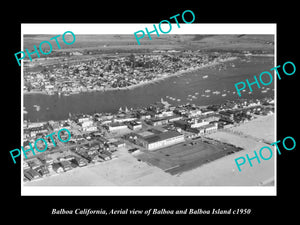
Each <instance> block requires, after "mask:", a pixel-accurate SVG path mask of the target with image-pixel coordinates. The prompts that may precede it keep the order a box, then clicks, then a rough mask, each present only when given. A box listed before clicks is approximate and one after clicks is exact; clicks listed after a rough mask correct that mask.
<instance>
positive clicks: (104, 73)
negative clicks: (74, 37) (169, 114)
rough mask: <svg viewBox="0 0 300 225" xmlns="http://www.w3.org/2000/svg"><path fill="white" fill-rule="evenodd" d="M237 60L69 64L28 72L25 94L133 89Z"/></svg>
mask: <svg viewBox="0 0 300 225" xmlns="http://www.w3.org/2000/svg"><path fill="white" fill-rule="evenodd" d="M76 53H77V52H72V54H75V55H76ZM158 53H159V54H158ZM77 54H78V53H77ZM79 54H81V53H79ZM234 58H235V57H234V56H232V54H230V53H226V54H220V53H218V52H214V53H211V54H203V53H201V52H200V51H193V52H192V51H186V52H180V51H178V50H168V51H164V50H161V51H158V50H154V51H153V53H152V54H137V55H134V54H130V55H126V56H121V55H117V56H114V55H113V56H107V57H101V58H98V59H91V60H88V61H87V62H78V63H74V64H71V65H69V64H68V63H67V62H66V63H62V64H61V66H60V67H59V68H57V67H53V68H51V69H46V68H47V67H46V68H45V69H44V70H42V71H38V72H25V73H24V93H30V92H41V93H46V94H49V95H53V94H56V93H59V94H64V95H69V94H78V93H80V92H88V91H105V90H114V89H124V88H132V87H137V86H139V85H143V84H146V83H149V82H154V81H157V80H159V79H163V78H167V77H170V76H174V75H179V74H180V73H183V72H187V71H191V70H196V69H199V68H202V67H204V66H209V65H214V64H215V63H217V62H223V61H227V60H232V59H234Z"/></svg>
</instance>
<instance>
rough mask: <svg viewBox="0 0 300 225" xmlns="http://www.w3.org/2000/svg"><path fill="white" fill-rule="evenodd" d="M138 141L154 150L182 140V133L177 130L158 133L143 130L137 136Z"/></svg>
mask: <svg viewBox="0 0 300 225" xmlns="http://www.w3.org/2000/svg"><path fill="white" fill-rule="evenodd" d="M138 139H139V143H140V144H141V145H142V146H143V147H145V148H146V149H148V150H156V149H160V148H164V147H168V146H171V145H174V144H178V143H180V142H183V141H184V135H183V134H180V133H179V132H177V131H166V132H162V133H159V134H154V133H151V132H146V133H145V132H143V133H142V134H141V135H139V136H138Z"/></svg>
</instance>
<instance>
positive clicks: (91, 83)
mask: <svg viewBox="0 0 300 225" xmlns="http://www.w3.org/2000/svg"><path fill="white" fill-rule="evenodd" d="M42 26H44V27H46V28H47V26H49V27H51V25H47V24H46V25H42ZM89 26H91V27H90V29H91V30H101V31H102V32H103V31H104V32H105V29H104V28H105V25H101V24H98V25H97V24H90V25H89ZM143 26H145V25H139V24H137V25H135V26H133V25H131V24H130V25H129V24H128V25H126V24H123V25H122V26H121V25H119V26H118V25H110V30H109V32H111V30H115V32H116V31H120V29H122V31H124V32H126V31H127V32H128V31H130V30H131V29H134V28H135V27H136V28H137V29H138V28H139V27H143ZM146 26H148V27H149V26H151V25H150V24H146ZM173 26H175V24H173ZM224 26H226V27H227V32H228V33H229V34H218V33H220V30H222V29H224ZM40 27H41V25H40V24H38V25H34V24H30V25H26V24H24V25H22V31H24V33H23V44H24V45H23V49H26V52H27V51H28V52H27V55H26V54H24V55H26V58H24V59H22V61H21V63H23V90H22V93H23V95H22V97H23V105H22V107H23V110H22V115H23V120H22V121H23V124H22V125H23V148H24V151H25V154H23V161H22V163H23V177H22V179H23V188H24V193H25V194H26V193H27V192H26V190H28V191H29V192H28V193H30V187H32V186H38V187H41V188H40V189H41V190H42V191H41V192H43V193H45V194H51V192H52V191H54V193H57V192H56V190H57V191H58V192H59V188H57V189H54V188H53V187H61V186H68V187H69V189H68V190H67V192H69V193H70V190H71V189H72V186H77V187H78V186H83V187H89V186H97V187H104V188H103V189H102V188H99V189H97V191H99V193H98V194H102V195H107V193H109V194H111V192H112V191H111V190H114V193H122V190H123V189H122V188H121V189H119V190H117V192H116V187H120V186H129V187H133V188H132V190H130V189H126V191H124V193H126V194H133V195H138V194H140V193H146V192H147V193H148V194H153V193H155V194H160V195H161V194H165V193H166V192H168V193H169V194H172V195H173V194H174V195H176V194H177V195H179V194H184V192H185V193H187V194H196V195H205V194H207V193H209V194H214V192H213V191H212V190H215V191H216V192H215V193H216V194H220V193H222V190H224V189H222V188H220V186H230V187H232V190H230V189H227V192H223V194H226V193H227V194H232V193H233V191H234V192H235V194H237V195H239V194H244V195H247V194H249V195H251V194H253V193H256V194H259V193H260V192H259V189H253V190H251V188H249V187H251V186H253V187H257V186H263V187H265V186H267V187H269V188H267V189H264V188H263V189H261V193H262V194H266V193H267V192H266V190H268V193H267V194H275V191H276V189H275V177H274V174H275V171H276V167H275V166H276V163H274V158H275V157H272V155H273V153H272V151H271V152H270V151H268V150H269V149H271V147H272V146H271V144H272V143H273V142H275V141H276V140H275V121H276V104H275V101H274V99H275V97H276V96H275V85H274V81H273V80H275V79H274V78H273V77H274V76H273V74H271V70H270V69H271V68H274V67H275V57H276V55H275V46H276V43H275V41H276V39H275V35H276V26H275V25H274V24H260V25H254V26H253V25H252V24H211V25H209V27H206V26H201V25H199V24H183V25H181V28H180V30H179V29H177V32H176V33H179V31H180V32H185V31H186V32H187V34H181V33H180V34H164V35H160V36H158V35H157V34H156V33H152V34H151V36H152V40H150V39H148V37H144V39H139V42H140V44H138V42H137V40H138V38H135V37H134V36H133V35H129V34H81V33H79V34H78V32H75V30H80V28H81V26H80V25H78V26H76V24H71V25H70V24H66V25H65V27H67V28H68V29H69V30H70V31H69V30H68V32H64V33H63V34H62V35H59V34H58V33H53V34H32V33H33V32H40V31H41V29H40ZM121 27H122V28H121ZM241 27H242V29H241ZM44 29H45V28H44ZM164 29H165V28H164ZM205 29H206V30H207V32H211V33H205V32H206V31H205ZM27 30H29V32H30V31H31V32H32V33H31V34H30V33H27V32H26V31H27ZM45 30H46V32H49V29H45ZM71 30H72V31H71ZM165 30H166V29H165ZM173 30H174V32H175V28H173ZM262 30H263V32H262ZM84 31H85V32H86V29H85V30H84ZM197 31H198V33H200V34H197ZM236 31H243V32H244V33H238V34H236V33H235V32H236ZM191 32H192V33H191ZM256 32H257V33H256ZM76 33H77V34H76ZM141 33H142V32H141ZM53 37H55V40H56V41H57V42H58V45H57V46H56V44H55V41H54V40H53ZM47 40H48V41H47ZM50 40H52V42H50ZM43 41H44V42H45V43H43ZM46 41H47V42H46ZM35 43H36V44H37V45H39V51H42V52H43V53H46V55H43V54H39V55H38V54H37V52H34V51H35V49H34V48H32V46H34V44H35ZM40 43H42V44H40ZM52 45H53V46H52ZM58 46H59V47H58ZM59 48H60V49H59ZM28 53H30V54H31V55H29V54H28ZM20 55H22V54H21V53H20ZM29 56H30V57H29ZM289 66H290V67H291V68H289ZM286 68H287V70H288V69H289V70H290V69H292V68H293V67H292V66H291V65H287V66H286ZM264 71H269V72H268V73H267V72H266V75H264V74H262V75H261V76H260V74H261V73H263V72H264ZM254 75H256V76H255V77H256V78H255V77H254ZM268 75H270V76H268ZM247 82H248V83H247ZM239 83H240V84H239ZM236 84H238V85H236ZM61 129H67V130H68V131H69V132H68V133H67V132H66V130H65V131H63V130H62V131H60V130H61ZM51 133H54V134H53V135H51V136H49V134H51ZM60 139H62V140H67V142H65V141H63V142H62V141H61V140H60ZM36 140H38V141H36ZM30 144H31V146H34V148H33V149H32V148H31V147H30ZM264 146H267V148H266V149H262V150H261V151H259V150H260V149H261V148H263V147H264ZM254 150H256V152H257V153H255V152H254ZM24 151H23V152H24ZM246 154H247V155H248V156H246ZM255 154H258V156H257V157H256V158H255ZM259 154H260V155H259ZM253 157H254V158H253ZM48 186H53V187H52V188H51V189H47V188H46V189H45V187H48ZM151 186H156V188H155V189H153V188H150V189H149V187H151ZM159 186H169V187H170V188H169V189H167V190H166V189H164V190H161V193H160V189H159V188H157V187H159ZM107 187H109V188H107ZM111 187H114V189H111ZM137 187H141V188H137ZM147 187H148V188H147ZM171 187H184V188H183V189H180V188H176V189H172V188H171ZM188 187H193V188H192V189H191V190H189V188H188ZM195 187H198V188H195ZM207 187H209V190H208V189H207ZM218 187H219V188H218ZM244 187H247V188H244ZM212 188H215V189H212ZM43 190H45V191H43ZM83 190H89V189H88V188H84V189H83ZM170 190H172V191H170ZM47 191H49V192H47ZM76 191H80V190H78V189H77V190H74V191H72V192H71V193H72V194H75V193H76ZM107 191H108V192H107ZM239 191H240V192H239ZM84 192H85V193H89V194H92V193H94V192H93V191H92V192H86V191H84ZM152 192H153V193H152ZM34 193H36V194H37V190H36V189H34ZM79 193H81V192H79Z"/></svg>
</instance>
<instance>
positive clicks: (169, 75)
mask: <svg viewBox="0 0 300 225" xmlns="http://www.w3.org/2000/svg"><path fill="white" fill-rule="evenodd" d="M236 59H238V57H236V56H233V57H228V58H226V59H220V60H218V61H214V62H209V63H207V64H205V65H201V66H197V67H192V68H188V69H186V70H181V71H177V72H175V73H173V74H167V73H163V74H159V75H158V77H157V78H154V79H153V80H149V81H146V82H140V83H138V84H133V85H130V86H127V87H119V88H111V87H110V88H103V89H100V90H87V91H81V92H79V93H72V92H71V93H68V95H67V96H70V95H75V94H82V93H90V92H105V91H123V90H133V89H135V88H138V87H142V86H144V85H150V84H153V83H157V82H160V81H162V80H165V79H168V78H171V77H176V76H181V75H184V74H185V73H190V72H195V71H197V70H200V69H204V68H207V67H210V66H216V65H219V64H220V63H224V62H229V61H233V60H236ZM27 94H33V95H34V94H44V95H51V94H48V93H47V92H45V91H30V92H27V91H26V92H24V91H23V95H27ZM61 94H62V95H64V93H61ZM54 95H57V92H55V94H54Z"/></svg>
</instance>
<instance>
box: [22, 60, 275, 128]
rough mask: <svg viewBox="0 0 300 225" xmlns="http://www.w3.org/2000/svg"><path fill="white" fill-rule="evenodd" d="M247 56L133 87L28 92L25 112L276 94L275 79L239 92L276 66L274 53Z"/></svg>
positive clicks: (49, 113)
mask: <svg viewBox="0 0 300 225" xmlns="http://www.w3.org/2000/svg"><path fill="white" fill-rule="evenodd" d="M245 59H246V58H240V59H237V60H234V61H230V62H226V63H225V64H226V65H227V69H225V70H219V69H218V68H219V66H217V67H207V68H203V69H201V70H198V71H194V72H189V73H187V74H183V75H181V76H179V77H171V78H168V79H165V80H162V81H160V82H158V83H153V84H149V85H144V86H141V87H138V88H135V89H132V90H114V91H106V92H89V93H80V94H75V95H70V96H64V95H63V94H62V95H61V96H60V97H59V96H58V95H44V94H26V95H24V107H25V110H26V111H27V112H28V113H27V114H24V119H25V120H29V121H31V122H36V121H49V120H62V119H67V118H68V116H69V113H86V114H90V113H96V112H112V113H114V112H117V111H118V109H119V108H120V107H122V108H123V109H124V107H127V108H128V109H130V108H131V107H132V108H137V107H141V106H149V105H150V104H151V103H154V102H156V101H160V99H161V98H163V99H164V100H166V101H168V102H169V103H171V104H172V105H180V104H185V103H187V102H191V103H194V104H196V105H210V104H219V103H222V102H225V101H226V100H235V99H239V98H245V99H250V98H258V99H261V98H264V97H274V93H275V91H274V90H273V89H274V79H273V82H272V83H271V84H270V85H268V86H263V85H261V88H260V89H258V88H257V86H256V85H253V86H252V89H253V92H252V93H251V94H250V93H248V92H249V89H248V87H246V89H245V90H246V91H245V92H242V97H239V96H238V95H237V93H236V90H235V86H234V84H235V83H237V82H241V81H244V82H245V79H249V82H252V81H254V78H253V76H254V75H256V77H257V79H259V74H260V73H261V72H263V71H270V68H273V67H274V58H273V57H262V56H255V57H254V56H253V57H250V58H248V59H247V60H245ZM232 64H234V67H232ZM264 78H265V79H264ZM264 78H263V80H265V82H266V83H267V82H268V80H267V78H266V77H264ZM273 78H274V76H273ZM262 88H263V89H262ZM262 91H264V92H262ZM213 92H215V93H213ZM233 92H235V93H233ZM34 105H38V106H40V110H39V111H37V109H36V107H34Z"/></svg>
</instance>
